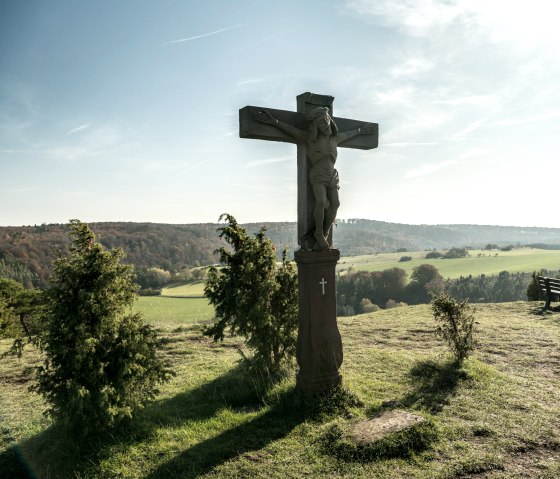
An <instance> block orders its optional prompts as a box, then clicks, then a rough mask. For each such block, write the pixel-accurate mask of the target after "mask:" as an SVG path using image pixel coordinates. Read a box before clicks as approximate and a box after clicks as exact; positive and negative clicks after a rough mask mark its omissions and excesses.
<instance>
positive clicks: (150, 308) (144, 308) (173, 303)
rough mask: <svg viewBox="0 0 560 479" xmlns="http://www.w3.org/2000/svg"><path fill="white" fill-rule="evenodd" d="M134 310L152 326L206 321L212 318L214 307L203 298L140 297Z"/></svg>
mask: <svg viewBox="0 0 560 479" xmlns="http://www.w3.org/2000/svg"><path fill="white" fill-rule="evenodd" d="M134 310H135V311H138V312H140V313H142V316H143V317H144V319H145V321H146V322H147V323H150V324H152V325H154V326H157V327H159V326H161V325H164V324H167V325H168V324H184V323H192V322H200V321H207V320H209V319H212V318H213V317H214V307H213V306H211V305H210V304H208V301H207V300H206V299H205V298H203V297H200V298H177V297H166V296H140V297H139V298H138V301H136V303H134Z"/></svg>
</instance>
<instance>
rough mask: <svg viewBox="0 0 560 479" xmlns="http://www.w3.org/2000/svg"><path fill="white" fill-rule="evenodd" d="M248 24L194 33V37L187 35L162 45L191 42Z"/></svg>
mask: <svg viewBox="0 0 560 479" xmlns="http://www.w3.org/2000/svg"><path fill="white" fill-rule="evenodd" d="M246 26H247V24H246V23H243V24H240V25H233V26H231V27H225V28H220V29H219V30H215V31H213V32H208V33H202V34H200V35H194V36H192V37H187V38H179V39H177V40H171V41H170V42H165V43H163V44H162V46H166V45H173V44H174V43H183V42H190V41H191V40H198V39H199V38H205V37H211V36H212V35H217V34H218V33H223V32H227V31H228V30H233V29H235V28H241V27H246Z"/></svg>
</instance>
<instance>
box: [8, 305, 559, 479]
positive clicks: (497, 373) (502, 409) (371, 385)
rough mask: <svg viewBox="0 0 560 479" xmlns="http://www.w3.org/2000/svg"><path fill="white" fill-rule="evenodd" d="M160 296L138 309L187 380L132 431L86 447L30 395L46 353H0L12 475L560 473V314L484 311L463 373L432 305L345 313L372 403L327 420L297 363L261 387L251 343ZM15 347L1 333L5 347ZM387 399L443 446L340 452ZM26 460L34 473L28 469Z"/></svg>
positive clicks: (353, 380)
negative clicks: (397, 453)
mask: <svg viewBox="0 0 560 479" xmlns="http://www.w3.org/2000/svg"><path fill="white" fill-rule="evenodd" d="M151 299H152V298H143V300H142V301H141V302H139V304H138V307H142V308H145V311H146V312H148V314H147V316H149V318H150V319H149V320H150V322H152V323H153V324H156V325H157V326H158V328H159V329H160V331H161V334H162V335H164V337H165V338H166V341H167V342H166V350H165V356H166V357H167V359H169V360H170V361H172V363H173V368H174V370H175V372H176V376H175V378H174V379H173V380H172V381H171V382H169V383H167V384H165V385H164V386H163V387H162V390H161V393H160V395H159V396H158V398H157V400H156V401H155V403H153V404H151V405H149V406H148V407H147V408H146V409H145V410H144V411H142V412H141V413H139V414H138V415H137V416H136V418H135V420H134V422H133V423H132V424H130V425H127V426H123V427H122V428H121V429H120V430H117V431H113V432H112V433H110V434H105V435H102V436H100V437H98V438H95V439H93V440H91V441H89V442H82V443H79V442H77V441H75V440H74V438H72V437H67V436H65V435H64V433H63V432H62V431H61V429H60V428H59V427H57V426H56V425H53V424H51V422H50V421H49V420H48V419H46V418H45V417H43V416H42V414H41V413H42V411H43V409H44V407H45V404H44V403H43V400H42V399H41V398H40V397H39V396H37V395H35V394H31V393H29V392H28V387H29V386H30V385H31V384H32V383H33V376H32V373H31V369H30V367H32V366H36V365H38V364H39V359H40V357H39V354H38V353H37V352H36V351H33V350H29V351H28V352H27V353H26V354H25V355H24V356H23V358H22V359H21V360H18V359H17V358H13V357H8V358H4V359H2V360H1V361H0V383H1V384H2V390H1V395H0V401H1V404H0V415H1V421H2V434H3V443H2V450H1V451H0V471H1V472H0V476H1V477H6V478H19V477H36V478H40V479H47V478H48V479H54V478H80V479H106V478H121V479H124V478H127V479H128V478H145V479H177V478H179V479H180V478H195V477H212V478H224V479H225V478H266V479H273V478H282V479H284V478H300V477H308V478H326V477H328V478H352V479H354V478H374V479H375V478H379V479H405V478H406V479H410V478H417V479H466V478H473V479H475V478H476V479H490V478H492V479H497V478H500V479H521V478H523V479H525V478H541V479H552V478H558V477H560V417H559V415H558V398H559V397H560V310H559V309H558V308H557V309H555V310H553V311H552V312H548V313H542V311H541V309H540V307H541V306H542V305H541V304H536V303H527V302H518V303H503V304H484V305H479V306H477V313H476V319H477V322H478V325H477V328H478V330H477V333H476V334H477V338H478V343H479V344H478V349H477V351H476V353H475V355H474V357H473V358H471V359H469V360H467V362H466V363H465V364H464V366H463V367H462V368H457V367H454V366H453V363H452V362H451V361H450V360H449V356H448V355H447V353H446V348H445V347H444V346H443V345H442V344H441V343H440V342H439V341H437V340H436V339H435V337H434V334H433V330H434V322H433V318H432V316H431V312H430V309H429V307H428V306H425V305H423V306H410V307H402V308H395V309H391V310H382V311H379V312H376V313H372V314H369V315H361V316H354V317H347V318H341V319H340V320H339V327H340V331H341V335H342V338H343V343H344V363H343V365H342V369H341V372H342V375H343V378H344V384H345V386H346V387H347V388H349V389H350V390H351V391H352V392H353V393H355V394H356V395H357V396H358V397H359V399H360V400H361V401H362V402H363V404H362V405H361V406H356V407H354V408H352V409H351V410H350V413H349V414H345V415H340V414H338V415H337V414H331V415H325V416H313V415H309V414H308V413H307V412H306V409H304V408H302V407H301V402H300V396H299V395H298V394H297V393H296V392H294V384H295V381H294V374H295V368H294V369H293V370H292V371H291V373H290V374H289V376H288V377H287V378H286V379H284V380H283V381H280V382H279V383H276V384H275V385H274V386H272V387H271V388H269V389H268V390H265V391H261V390H259V391H257V390H256V389H255V384H257V383H258V382H259V381H256V380H255V378H252V377H251V376H250V375H248V374H247V373H245V372H243V370H242V369H241V368H240V366H239V365H238V363H237V360H238V358H239V354H238V352H237V351H236V348H237V347H239V346H240V345H241V343H240V341H239V340H237V339H227V340H226V341H225V342H224V343H223V344H214V343H212V342H210V341H209V340H208V339H207V338H203V337H202V336H201V335H200V327H201V324H200V322H201V321H202V319H201V318H202V317H203V316H200V317H198V318H197V317H196V314H195V315H191V316H184V318H185V319H182V320H181V319H179V316H182V315H183V313H182V312H180V313H179V312H178V311H183V310H182V309H181V308H183V306H184V303H181V302H175V298H156V300H157V301H156V302H154V303H149V302H148V300H151ZM168 301H169V303H167V302H168ZM177 301H190V300H180V299H179V300H177ZM185 304H186V303H185ZM162 305H165V306H162ZM171 305H174V306H171ZM158 308H160V309H158ZM172 311H175V312H177V314H176V315H175V313H172ZM150 315H151V316H150ZM178 324H181V326H182V327H181V328H178ZM9 344H10V342H9V340H2V341H0V354H1V353H2V352H4V351H5V350H6V349H7V348H8V347H9ZM385 401H393V402H397V403H400V405H401V407H403V408H405V409H407V410H409V411H411V412H419V413H422V414H424V415H427V416H428V417H431V418H432V419H433V421H434V422H435V424H436V426H437V428H438V438H437V439H436V441H435V442H434V443H433V444H432V445H431V447H430V448H429V449H427V450H424V451H423V452H418V453H416V454H415V455H413V456H411V457H399V458H385V459H375V460H360V459H359V458H356V459H344V458H341V457H338V456H337V455H336V454H335V453H334V451H333V450H331V449H329V447H327V446H326V445H325V444H328V443H327V442H326V441H325V438H326V437H328V434H327V433H328V431H329V430H330V428H331V426H333V424H339V425H340V424H342V425H344V424H349V423H350V422H352V421H354V420H356V419H359V418H363V417H367V416H371V415H372V414H375V413H377V412H379V411H380V410H382V409H383V406H382V404H383V402H385ZM392 404H395V403H392ZM386 407H389V408H391V407H395V406H394V405H389V406H386ZM18 457H19V463H21V464H25V465H26V466H25V467H27V470H28V471H33V475H32V474H31V472H29V474H28V475H24V469H23V466H22V467H19V466H18V465H17V464H18V459H17V458H18ZM18 471H19V472H18ZM2 474H3V475H2Z"/></svg>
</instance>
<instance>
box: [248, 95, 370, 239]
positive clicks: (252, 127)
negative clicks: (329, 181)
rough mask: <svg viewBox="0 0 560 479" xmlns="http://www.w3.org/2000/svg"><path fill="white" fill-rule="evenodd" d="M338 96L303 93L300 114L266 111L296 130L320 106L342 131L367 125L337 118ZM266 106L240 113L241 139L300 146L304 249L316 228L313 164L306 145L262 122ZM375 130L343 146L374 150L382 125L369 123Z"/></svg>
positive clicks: (300, 232)
mask: <svg viewBox="0 0 560 479" xmlns="http://www.w3.org/2000/svg"><path fill="white" fill-rule="evenodd" d="M333 101H334V97H332V96H328V95H317V94H315V93H309V92H308V93H302V94H301V95H299V96H298V97H297V111H296V112H293V111H286V110H274V109H272V108H266V110H267V111H269V112H270V113H271V114H272V115H273V116H274V118H276V119H278V120H280V121H282V122H284V123H287V124H290V125H293V126H294V127H296V128H299V129H301V130H305V129H306V128H307V122H306V119H305V115H306V114H307V113H309V112H310V111H311V110H313V109H315V108H317V107H327V108H328V109H329V113H330V116H331V117H332V118H333V120H334V122H335V123H336V125H337V127H338V129H339V130H340V131H348V130H354V129H357V128H359V127H360V126H363V125H364V124H366V122H363V121H358V120H349V119H347V118H339V117H333ZM263 109H265V108H263V107H256V106H246V107H245V108H242V109H241V110H239V136H240V137H241V138H251V139H257V140H268V141H281V142H286V143H296V144H297V184H298V188H297V190H298V197H297V198H298V199H297V213H298V214H297V221H298V231H297V234H298V244H299V245H300V246H302V247H303V246H304V245H303V242H304V236H305V234H306V233H307V232H309V230H310V229H311V228H312V227H313V226H314V218H313V205H314V202H315V199H314V196H313V189H312V187H311V184H310V183H309V170H310V167H311V165H310V164H309V163H310V162H309V161H308V159H307V148H306V146H305V144H303V143H302V142H297V141H296V139H295V138H294V137H293V136H290V135H289V134H287V133H285V132H283V131H282V130H279V129H278V128H276V127H274V126H272V125H267V124H264V123H261V122H259V121H258V120H257V119H256V116H257V114H258V112H259V111H262V110H263ZM367 124H368V125H370V126H371V127H373V130H372V132H371V134H369V135H360V136H355V137H353V138H351V139H349V140H347V141H345V142H344V143H342V144H341V145H339V146H340V147H341V148H357V149H361V150H370V149H372V148H377V144H378V136H379V135H378V125H377V124H376V123H367ZM328 241H329V245H330V246H331V247H332V235H330V237H329V240H328Z"/></svg>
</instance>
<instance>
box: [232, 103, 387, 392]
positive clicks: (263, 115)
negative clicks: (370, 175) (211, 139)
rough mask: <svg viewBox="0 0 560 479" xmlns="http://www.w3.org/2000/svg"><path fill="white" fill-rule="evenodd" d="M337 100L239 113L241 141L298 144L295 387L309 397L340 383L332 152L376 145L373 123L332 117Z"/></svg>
mask: <svg viewBox="0 0 560 479" xmlns="http://www.w3.org/2000/svg"><path fill="white" fill-rule="evenodd" d="M333 100H334V97H332V96H328V95H317V94H314V93H303V94H301V95H299V96H298V97H297V111H296V112H291V111H285V110H274V109H270V108H262V107H255V106H246V107H245V108H242V109H241V110H239V136H240V137H241V138H252V139H259V140H269V141H282V142H287V143H295V144H297V167H298V180H297V181H298V243H299V245H300V246H301V250H300V251H296V253H295V254H294V259H295V261H296V263H297V267H298V288H299V329H298V340H297V349H296V357H297V361H298V365H299V371H298V375H297V384H298V387H299V388H300V389H302V390H303V391H305V392H309V393H318V392H325V391H328V390H330V389H332V388H334V387H336V386H337V385H339V384H340V383H341V381H342V378H341V376H340V373H339V372H338V369H339V368H340V365H341V364H342V357H343V354H342V340H341V337H340V333H339V331H338V326H337V324H336V294H335V289H334V287H328V288H326V287H325V286H327V285H334V284H335V268H336V263H337V261H338V259H339V258H340V252H339V251H338V250H337V249H332V229H331V227H332V224H333V222H334V220H335V218H336V212H337V209H338V206H339V199H338V187H339V184H338V172H337V171H336V169H335V168H334V165H335V162H336V158H337V148H338V147H343V148H358V149H363V150H370V149H372V148H376V147H377V145H378V125H377V124H376V123H366V122H361V121H357V120H348V119H346V118H334V117H333V106H332V104H333Z"/></svg>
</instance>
